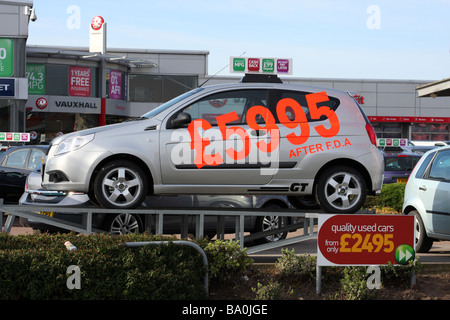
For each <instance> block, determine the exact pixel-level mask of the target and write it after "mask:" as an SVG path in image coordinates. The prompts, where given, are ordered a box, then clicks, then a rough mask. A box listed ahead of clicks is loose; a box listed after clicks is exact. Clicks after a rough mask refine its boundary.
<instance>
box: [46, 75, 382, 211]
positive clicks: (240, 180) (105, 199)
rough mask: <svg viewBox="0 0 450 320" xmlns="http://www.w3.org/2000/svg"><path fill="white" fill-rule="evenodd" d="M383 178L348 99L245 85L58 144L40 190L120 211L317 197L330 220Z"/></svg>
mask: <svg viewBox="0 0 450 320" xmlns="http://www.w3.org/2000/svg"><path fill="white" fill-rule="evenodd" d="M249 81H250V82H249ZM258 81H259V80H258ZM383 171H384V163H383V156H382V155H381V152H380V151H379V150H378V149H377V147H376V135H375V131H374V129H373V127H372V125H371V124H370V123H369V121H368V119H367V117H366V116H365V114H364V112H363V111H362V109H361V107H360V106H359V105H358V103H357V102H356V101H355V99H354V98H353V97H352V96H351V95H350V94H349V93H347V92H343V91H338V90H333V89H325V88H313V87H307V86H298V85H289V84H283V83H263V82H252V81H251V80H246V78H245V77H244V79H243V82H241V83H233V84H223V85H214V86H209V87H201V88H196V89H194V90H192V91H189V92H187V93H185V94H183V95H181V96H179V97H177V98H175V99H174V100H171V101H169V102H167V103H165V104H163V105H161V106H159V107H158V108H156V109H153V110H151V111H150V112H148V113H147V114H145V115H143V116H142V117H140V118H139V119H135V120H134V121H127V122H123V123H120V124H115V125H109V126H103V127H97V128H93V129H87V130H84V131H79V132H74V133H71V134H67V135H63V136H61V137H58V138H56V139H54V140H53V142H52V143H51V147H50V150H49V153H48V156H47V160H46V163H45V171H44V175H43V186H44V187H45V188H46V189H48V190H55V191H75V192H84V193H87V194H89V195H90V196H91V198H92V200H93V201H95V202H97V203H98V204H99V205H101V206H102V207H106V208H115V209H117V208H121V209H126V208H136V207H137V206H139V205H140V204H141V203H142V201H143V199H144V198H145V196H147V195H148V194H153V195H168V194H176V195H179V194H216V195H225V194H229V195H269V194H270V195H285V196H289V197H292V199H294V198H296V197H306V196H310V195H313V196H315V197H316V199H317V202H318V204H319V205H320V206H321V207H322V208H323V209H324V210H325V211H327V212H334V213H353V212H356V211H358V210H359V209H360V208H361V206H362V205H363V203H364V201H365V199H366V195H367V194H368V193H373V194H375V192H376V191H378V190H380V189H381V185H382V182H383ZM291 202H292V203H295V201H291Z"/></svg>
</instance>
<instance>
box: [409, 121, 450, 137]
mask: <svg viewBox="0 0 450 320" xmlns="http://www.w3.org/2000/svg"><path fill="white" fill-rule="evenodd" d="M449 131H450V124H448V123H416V124H414V125H413V127H412V129H411V140H429V141H447V140H450V139H449V136H450V135H449Z"/></svg>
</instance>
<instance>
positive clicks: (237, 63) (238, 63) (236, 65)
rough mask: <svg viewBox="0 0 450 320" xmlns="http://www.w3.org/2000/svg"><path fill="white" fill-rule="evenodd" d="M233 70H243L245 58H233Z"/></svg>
mask: <svg viewBox="0 0 450 320" xmlns="http://www.w3.org/2000/svg"><path fill="white" fill-rule="evenodd" d="M233 70H234V71H238V72H239V71H245V59H244V58H233Z"/></svg>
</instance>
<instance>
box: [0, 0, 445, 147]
mask: <svg viewBox="0 0 450 320" xmlns="http://www.w3.org/2000/svg"><path fill="white" fill-rule="evenodd" d="M5 2H10V3H11V4H5ZM24 2H25V3H26V4H29V3H30V2H29V1H24ZM21 3H22V2H21V1H14V2H13V1H0V30H1V31H0V63H3V69H1V66H2V65H1V64H0V72H1V71H2V70H5V67H6V69H8V67H9V68H10V69H12V71H11V72H10V71H7V72H4V73H0V132H8V131H21V132H28V133H30V139H31V141H30V142H31V143H41V142H49V141H50V140H51V139H53V138H54V137H56V136H57V135H60V134H64V133H69V132H72V131H78V130H82V129H85V128H91V127H95V126H101V125H106V124H111V123H116V122H121V121H124V120H126V119H128V118H131V117H138V116H140V115H142V114H144V113H146V112H148V111H149V110H151V109H153V108H155V107H157V106H158V105H160V104H162V103H164V102H166V101H168V100H170V99H172V98H174V97H176V96H178V95H179V94H181V93H184V92H186V91H189V90H191V89H193V88H196V87H198V86H199V85H202V84H203V83H205V81H206V83H205V85H211V84H218V83H226V82H238V81H240V79H241V78H242V76H243V74H235V75H232V76H219V75H216V76H210V75H209V74H208V56H209V52H208V51H207V50H198V51H193V50H189V51H188V50H186V51H176V50H155V49H132V48H107V49H106V43H105V42H103V48H101V47H100V48H97V49H93V45H92V42H90V45H89V47H61V46H57V45H54V46H40V45H29V44H28V45H26V39H27V34H28V33H27V27H28V21H29V17H30V8H31V7H30V6H29V5H28V6H26V5H23V4H21ZM8 10H9V11H8ZM4 12H9V13H8V15H6V14H4ZM25 12H26V14H24V13H25ZM5 17H7V18H8V19H9V20H7V19H6V18H5ZM12 19H16V20H17V21H19V22H20V23H21V24H20V23H19V22H18V23H17V24H15V26H17V27H16V29H17V30H16V29H14V30H12V29H11V28H9V29H8V28H6V27H5V26H4V25H5V23H6V22H5V21H11V20H12ZM8 25H11V23H9V24H8ZM91 26H92V24H91ZM30 27H31V25H30ZM5 46H8V47H7V48H5ZM11 48H12V49H11ZM5 52H8V55H10V54H14V59H12V60H13V61H10V62H6V61H5V59H3V60H2V57H3V56H2V53H5ZM225 63H226V62H225V61H224V64H225ZM293 63H294V64H295V61H293ZM8 70H9V69H8ZM280 78H281V79H282V81H283V82H284V83H289V84H305V85H311V86H319V87H323V88H325V90H326V88H334V89H340V90H345V91H349V92H351V93H352V94H353V95H354V97H355V99H356V100H357V101H358V102H359V104H360V105H361V107H362V108H363V110H364V111H365V113H366V114H367V116H368V117H369V119H370V121H371V122H372V124H373V125H374V127H375V129H376V132H377V136H378V137H379V138H382V137H384V138H389V137H391V138H407V139H410V140H437V141H442V140H450V112H449V110H450V97H446V96H443V97H441V96H439V95H433V94H429V95H428V96H424V97H419V95H418V94H417V88H419V87H420V88H422V87H424V86H427V84H429V83H431V82H432V81H433V79H431V80H430V79H424V80H375V79H326V78H303V77H294V76H290V75H286V76H280ZM11 81H12V82H11ZM10 83H14V84H15V89H14V92H12V93H11V92H9V93H8V95H5V90H2V88H4V87H5V85H7V84H10ZM26 89H28V92H26V91H27V90H26ZM433 97H434V98H433Z"/></svg>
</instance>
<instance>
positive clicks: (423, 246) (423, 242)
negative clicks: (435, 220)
mask: <svg viewBox="0 0 450 320" xmlns="http://www.w3.org/2000/svg"><path fill="white" fill-rule="evenodd" d="M409 214H412V215H414V217H415V219H416V238H415V242H416V243H415V244H416V252H420V253H424V252H428V251H430V249H431V247H432V246H433V240H432V239H431V238H429V237H428V236H427V233H426V232H425V226H424V224H423V221H422V218H421V217H420V214H419V212H418V211H417V210H413V211H411V212H410V213H409Z"/></svg>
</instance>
